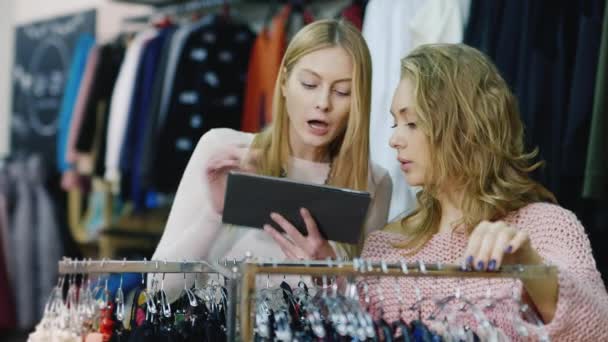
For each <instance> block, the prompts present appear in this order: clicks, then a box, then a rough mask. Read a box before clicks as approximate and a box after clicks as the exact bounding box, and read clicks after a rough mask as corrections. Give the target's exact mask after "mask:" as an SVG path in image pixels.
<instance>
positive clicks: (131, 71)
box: [105, 29, 157, 183]
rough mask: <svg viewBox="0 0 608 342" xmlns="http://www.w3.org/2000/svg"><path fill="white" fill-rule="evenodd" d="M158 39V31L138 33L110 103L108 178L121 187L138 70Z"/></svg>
mask: <svg viewBox="0 0 608 342" xmlns="http://www.w3.org/2000/svg"><path fill="white" fill-rule="evenodd" d="M156 35H157V30H156V29H148V30H146V31H143V32H140V33H138V34H137V35H136V36H135V38H134V39H133V41H132V42H131V43H130V44H129V47H128V48H127V51H126V53H125V58H124V61H123V63H122V65H121V67H120V71H119V73H118V77H117V79H116V83H115V85H114V89H113V92H112V101H111V103H110V111H109V114H108V115H109V119H108V132H107V137H106V154H105V166H106V171H105V178H106V180H108V181H110V182H113V183H117V182H118V181H119V180H120V178H119V177H120V172H119V170H120V169H119V162H120V151H121V148H122V146H123V143H124V138H125V132H126V129H127V120H128V115H129V110H130V108H131V102H132V101H133V91H134V83H135V79H136V77H137V66H138V65H139V60H140V58H141V54H142V51H143V49H144V46H145V44H146V42H147V41H149V40H150V39H152V38H154V37H155V36H156Z"/></svg>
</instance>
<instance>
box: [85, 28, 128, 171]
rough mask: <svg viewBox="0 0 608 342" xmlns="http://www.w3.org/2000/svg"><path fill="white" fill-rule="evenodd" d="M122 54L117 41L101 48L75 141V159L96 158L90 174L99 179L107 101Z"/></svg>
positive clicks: (104, 150)
mask: <svg viewBox="0 0 608 342" xmlns="http://www.w3.org/2000/svg"><path fill="white" fill-rule="evenodd" d="M124 55H125V46H124V45H123V43H122V42H121V41H120V40H118V41H113V42H109V43H107V44H104V45H101V46H100V51H99V63H98V64H97V68H96V70H95V84H94V85H93V88H92V89H91V93H90V94H89V97H88V99H87V102H86V104H85V108H86V109H85V113H86V114H85V117H84V121H83V123H82V127H81V129H80V132H79V133H80V134H79V135H78V138H77V142H76V150H77V152H76V154H77V156H78V157H80V156H89V155H94V156H95V158H94V159H95V160H94V163H95V167H94V172H93V174H94V175H95V176H97V177H101V178H103V175H104V171H105V153H106V145H107V143H106V137H107V135H108V124H109V112H110V100H111V97H112V90H113V89H114V86H115V84H116V80H117V77H118V73H119V71H120V66H121V64H122V62H123V59H124ZM98 118H101V120H98ZM96 141H98V142H99V143H98V144H95V142H96Z"/></svg>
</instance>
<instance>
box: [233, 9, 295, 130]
mask: <svg viewBox="0 0 608 342" xmlns="http://www.w3.org/2000/svg"><path fill="white" fill-rule="evenodd" d="M290 12H291V10H290V7H289V6H285V7H283V8H282V9H281V11H280V12H279V14H278V15H276V16H275V17H274V19H273V20H272V23H271V25H270V28H264V29H263V30H262V32H260V34H259V35H258V37H257V38H256V40H255V42H254V43H253V48H252V49H251V56H250V61H249V70H248V72H247V85H246V90H245V104H244V107H243V119H242V123H241V129H242V130H243V131H245V132H259V131H260V130H261V129H263V128H264V126H266V124H268V123H270V122H271V121H272V97H273V94H274V85H275V82H276V78H277V75H278V73H279V68H280V67H281V60H282V59H283V54H284V53H285V48H286V39H287V30H286V24H287V20H288V19H289V13H290Z"/></svg>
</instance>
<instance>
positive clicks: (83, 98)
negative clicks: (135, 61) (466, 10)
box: [61, 45, 100, 191]
mask: <svg viewBox="0 0 608 342" xmlns="http://www.w3.org/2000/svg"><path fill="white" fill-rule="evenodd" d="M99 52H100V49H99V46H97V45H94V46H93V47H92V48H91V51H90V52H89V56H88V59H87V62H86V66H85V70H84V74H83V76H82V81H81V85H80V89H79V91H78V95H77V98H76V104H75V105H74V111H73V112H72V120H71V122H70V130H69V132H68V138H67V147H66V157H65V159H66V160H67V163H68V164H69V165H74V164H75V163H76V140H77V139H78V136H79V134H80V129H81V128H82V122H83V120H84V117H85V110H86V102H87V100H88V98H89V95H90V93H91V88H92V87H93V84H94V82H95V76H96V75H95V70H96V68H97V64H98V63H99ZM77 185H78V180H77V172H76V170H74V169H73V167H71V168H70V169H68V170H65V171H64V172H63V175H62V180H61V187H62V188H63V189H64V190H66V191H68V190H70V189H74V188H76V187H77Z"/></svg>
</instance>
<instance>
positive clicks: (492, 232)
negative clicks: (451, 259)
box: [464, 221, 542, 271]
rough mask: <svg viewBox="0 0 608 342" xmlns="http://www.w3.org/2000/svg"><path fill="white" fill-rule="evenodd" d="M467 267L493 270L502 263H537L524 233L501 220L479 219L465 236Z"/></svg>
mask: <svg viewBox="0 0 608 342" xmlns="http://www.w3.org/2000/svg"><path fill="white" fill-rule="evenodd" d="M464 260H465V261H464V262H465V265H466V266H467V267H468V268H473V269H475V270H478V271H486V270H487V271H496V270H498V269H499V268H500V266H501V265H503V264H528V265H529V264H541V263H542V258H541V257H540V256H539V255H538V253H537V252H536V251H535V250H534V249H533V248H532V245H531V244H530V238H529V236H528V234H527V233H526V232H525V231H523V230H519V229H515V228H513V227H511V226H509V225H507V224H506V223H505V222H503V221H497V222H488V221H483V222H481V223H480V224H479V225H477V227H475V229H474V230H473V233H472V234H471V236H470V237H469V242H468V245H467V249H466V252H465V255H464Z"/></svg>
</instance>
